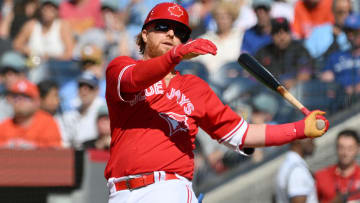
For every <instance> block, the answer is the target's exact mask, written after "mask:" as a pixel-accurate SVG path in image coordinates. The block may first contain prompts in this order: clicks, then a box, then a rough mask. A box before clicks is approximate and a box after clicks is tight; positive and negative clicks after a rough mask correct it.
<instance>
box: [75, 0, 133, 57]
mask: <svg viewBox="0 0 360 203" xmlns="http://www.w3.org/2000/svg"><path fill="white" fill-rule="evenodd" d="M101 16H102V18H103V19H104V26H103V27H95V28H91V29H89V30H87V31H86V32H85V33H84V34H82V35H80V36H79V39H78V42H77V44H76V46H75V49H74V57H75V58H78V57H81V51H82V49H83V48H84V47H85V46H86V45H89V44H93V45H95V46H97V47H98V48H100V49H101V50H102V52H104V55H105V57H104V59H105V63H107V62H110V61H111V60H112V59H114V58H115V57H117V56H136V55H137V50H135V49H134V47H136V45H135V44H134V43H133V42H132V41H131V40H129V39H130V34H129V33H128V31H127V29H126V25H125V21H124V20H122V19H121V13H120V12H119V6H118V1H116V0H103V1H102V2H101Z"/></svg>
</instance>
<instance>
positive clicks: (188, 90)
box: [105, 57, 248, 180]
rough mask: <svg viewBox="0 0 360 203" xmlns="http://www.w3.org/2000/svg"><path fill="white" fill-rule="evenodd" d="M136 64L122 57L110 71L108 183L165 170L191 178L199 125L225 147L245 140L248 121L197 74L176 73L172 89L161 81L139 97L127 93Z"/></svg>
mask: <svg viewBox="0 0 360 203" xmlns="http://www.w3.org/2000/svg"><path fill="white" fill-rule="evenodd" d="M137 62H138V61H135V60H133V59H131V58H129V57H117V58H115V59H114V60H113V61H112V62H111V63H110V64H109V66H108V68H107V70H106V100H107V105H108V108H109V116H110V125H111V132H112V139H111V147H110V160H109V162H108V164H107V166H106V169H105V177H106V178H107V179H108V178H110V177H122V176H127V175H135V174H141V173H147V172H153V171H166V172H170V173H177V174H179V175H182V176H184V177H186V178H188V179H190V180H191V179H192V177H193V169H194V161H193V159H194V154H193V150H194V148H195V145H194V141H195V136H196V134H197V132H198V127H199V126H200V127H201V128H203V129H204V130H205V131H206V132H207V133H208V134H209V135H211V137H212V138H213V139H216V140H218V141H219V142H220V143H221V142H223V141H224V140H227V139H230V138H231V137H232V136H234V135H235V134H236V135H239V136H242V140H243V139H244V138H245V136H244V134H245V132H246V130H247V128H248V124H247V123H246V121H245V120H244V119H242V118H241V117H239V116H238V115H237V114H236V113H235V112H233V111H232V110H231V109H230V107H228V106H225V105H224V104H222V102H221V101H220V100H219V99H218V97H217V96H216V94H215V93H214V92H213V91H212V90H211V88H210V87H209V86H208V84H207V83H206V82H205V81H203V80H201V79H200V78H199V77H197V76H194V75H180V74H179V73H177V74H176V76H175V77H174V78H172V79H171V81H170V83H169V85H168V86H166V84H165V81H164V80H160V81H158V82H156V83H155V84H153V85H151V86H150V87H148V88H147V89H145V90H143V91H140V92H137V93H132V94H129V93H124V92H122V91H121V80H122V77H123V74H124V72H125V71H126V70H128V68H130V67H132V66H134V65H135V64H136V63H137ZM148 68H152V69H155V68H156V67H148Z"/></svg>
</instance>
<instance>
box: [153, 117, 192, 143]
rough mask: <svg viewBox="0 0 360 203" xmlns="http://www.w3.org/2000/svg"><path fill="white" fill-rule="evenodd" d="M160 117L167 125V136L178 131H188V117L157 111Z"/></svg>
mask: <svg viewBox="0 0 360 203" xmlns="http://www.w3.org/2000/svg"><path fill="white" fill-rule="evenodd" d="M159 115H160V117H161V118H163V119H164V120H165V121H166V122H167V123H168V125H169V137H171V136H172V135H174V134H175V133H177V132H179V131H184V132H186V131H188V130H189V125H188V123H187V120H188V117H187V116H185V115H180V114H177V113H173V112H167V113H159Z"/></svg>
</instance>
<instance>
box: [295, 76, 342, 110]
mask: <svg viewBox="0 0 360 203" xmlns="http://www.w3.org/2000/svg"><path fill="white" fill-rule="evenodd" d="M291 92H292V93H293V94H294V95H295V97H296V98H298V99H299V101H301V102H302V104H303V105H304V106H306V107H307V108H308V109H309V110H315V109H320V110H324V111H327V112H328V113H334V112H336V111H338V110H339V109H341V108H342V107H343V103H344V95H345V94H344V91H343V88H342V87H341V86H340V85H338V84H337V83H326V82H322V81H320V80H318V79H313V80H310V81H306V82H302V83H298V84H297V85H295V87H294V88H292V89H291Z"/></svg>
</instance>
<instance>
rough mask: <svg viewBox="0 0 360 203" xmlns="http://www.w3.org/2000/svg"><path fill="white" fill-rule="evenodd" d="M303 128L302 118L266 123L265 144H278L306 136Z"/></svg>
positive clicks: (267, 145)
mask: <svg viewBox="0 0 360 203" xmlns="http://www.w3.org/2000/svg"><path fill="white" fill-rule="evenodd" d="M304 128H305V122H304V120H300V121H297V122H294V123H286V124H280V125H266V127H265V146H266V147H269V146H280V145H283V144H287V143H289V142H292V141H294V140H296V139H303V138H306V136H305V133H304Z"/></svg>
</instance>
